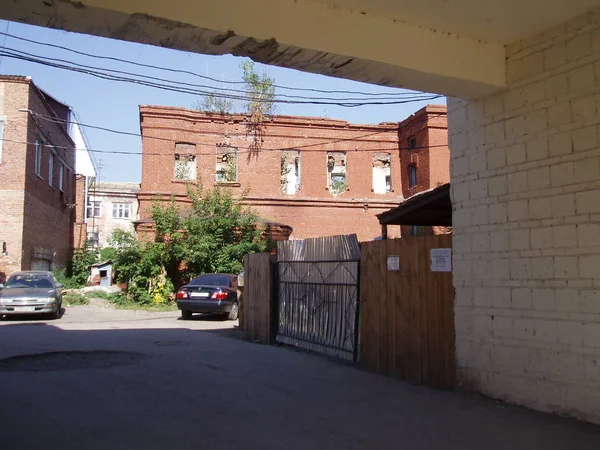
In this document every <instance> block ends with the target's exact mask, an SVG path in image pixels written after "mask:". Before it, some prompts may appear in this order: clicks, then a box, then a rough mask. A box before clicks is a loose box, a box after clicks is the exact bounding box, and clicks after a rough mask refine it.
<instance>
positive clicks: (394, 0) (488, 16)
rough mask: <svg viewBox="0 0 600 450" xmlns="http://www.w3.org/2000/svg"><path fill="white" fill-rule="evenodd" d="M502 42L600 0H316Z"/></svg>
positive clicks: (580, 11) (531, 32)
mask: <svg viewBox="0 0 600 450" xmlns="http://www.w3.org/2000/svg"><path fill="white" fill-rule="evenodd" d="M316 1H318V2H319V3H325V4H328V5H332V6H336V7H339V8H342V9H347V10H352V11H354V12H365V13H370V14H374V15H377V16H382V17H387V18H390V19H394V20H397V21H402V22H406V23H409V24H412V25H418V26H423V27H427V28H430V29H437V30H442V31H446V32H450V33H455V34H458V35H461V36H464V37H469V38H473V39H481V40H485V41H489V42H494V43H499V44H510V43H511V42H513V41H516V40H518V39H521V38H525V37H529V36H532V35H534V34H536V33H538V32H541V31H544V30H545V29H546V28H550V27H552V26H554V25H557V24H559V23H562V22H564V21H565V19H567V18H570V17H574V16H577V15H580V14H584V13H585V12H587V11H588V10H590V9H592V8H594V7H597V6H600V0H502V1H490V0H316Z"/></svg>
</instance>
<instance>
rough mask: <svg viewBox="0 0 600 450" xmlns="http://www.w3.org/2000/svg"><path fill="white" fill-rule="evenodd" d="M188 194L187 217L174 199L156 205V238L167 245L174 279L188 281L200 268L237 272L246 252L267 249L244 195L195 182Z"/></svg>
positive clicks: (166, 258) (166, 260)
mask: <svg viewBox="0 0 600 450" xmlns="http://www.w3.org/2000/svg"><path fill="white" fill-rule="evenodd" d="M188 197H189V199H190V202H191V208H190V209H189V210H188V211H186V212H187V214H186V215H185V217H184V218H183V219H181V218H180V216H181V215H180V214H179V212H178V211H177V207H176V205H174V203H173V202H170V203H169V204H167V205H164V204H159V203H157V204H155V206H154V208H153V214H152V217H153V218H154V220H155V223H156V230H157V233H156V241H157V242H158V243H162V244H164V246H165V247H164V250H165V253H164V254H163V258H164V259H163V261H164V267H165V269H166V271H167V275H168V276H169V278H171V279H173V280H176V279H177V278H179V279H181V280H186V281H187V280H188V279H190V278H191V277H192V276H194V275H197V274H200V273H210V272H222V273H237V272H238V271H239V270H241V268H242V259H243V257H244V255H246V254H248V253H255V252H262V251H265V250H266V249H267V242H266V241H265V239H264V238H263V230H262V229H261V228H260V227H259V226H258V225H257V222H258V218H257V217H256V215H254V214H253V213H252V212H251V211H250V210H248V209H246V208H244V207H243V206H242V204H241V202H242V200H243V197H242V198H234V197H233V196H232V194H231V193H230V192H229V191H223V190H221V189H220V188H218V187H216V188H214V189H212V190H204V189H203V188H202V186H199V187H197V188H192V187H189V188H188ZM167 227H170V229H168V231H167ZM167 237H168V238H167Z"/></svg>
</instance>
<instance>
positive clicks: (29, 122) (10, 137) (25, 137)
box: [0, 77, 75, 274]
mask: <svg viewBox="0 0 600 450" xmlns="http://www.w3.org/2000/svg"><path fill="white" fill-rule="evenodd" d="M49 99H50V97H48V96H47V94H45V93H44V92H43V91H40V90H39V89H38V88H37V87H36V86H35V85H34V84H33V82H32V81H31V80H30V79H29V78H26V77H0V119H1V121H2V123H3V141H1V145H2V156H1V161H0V241H2V242H5V243H6V254H5V255H1V254H0V272H4V273H5V274H10V273H12V272H14V271H17V270H27V269H30V268H32V267H34V268H42V267H44V268H54V267H60V266H63V265H65V264H66V262H67V260H68V258H69V256H70V251H71V248H72V247H71V243H72V235H71V233H72V222H73V210H72V208H71V207H70V205H72V204H73V203H74V202H75V199H74V191H75V175H74V174H75V150H74V144H73V141H72V140H71V138H70V137H69V135H68V133H67V131H66V129H65V128H64V127H63V126H62V125H60V124H57V123H54V122H52V121H48V120H43V119H41V118H35V117H34V116H32V115H29V114H28V113H27V112H26V111H27V110H30V111H33V112H35V113H37V114H40V115H44V116H52V117H57V116H56V115H55V112H54V110H53V109H52V108H51V106H50V102H49ZM52 101H55V100H53V99H52ZM20 110H21V111H20ZM23 110H24V111H23ZM36 140H39V142H40V143H41V144H42V145H39V146H37V147H38V148H39V150H40V153H38V152H37V151H36ZM50 145H51V146H54V148H51V147H50ZM36 153H38V155H39V156H41V158H40V159H39V163H38V165H37V169H38V170H37V172H39V174H38V173H36ZM50 155H52V157H51V156H50ZM50 159H52V162H50ZM51 169H52V170H51ZM51 171H52V175H50V172H51ZM61 172H62V190H61V189H60V183H61ZM51 178H52V186H50V179H51Z"/></svg>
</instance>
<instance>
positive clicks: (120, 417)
mask: <svg viewBox="0 0 600 450" xmlns="http://www.w3.org/2000/svg"><path fill="white" fill-rule="evenodd" d="M177 316H178V315H177V313H135V312H131V311H115V310H112V309H106V308H98V307H77V308H70V309H68V310H67V311H66V313H65V315H64V317H63V318H62V319H60V320H58V321H37V320H36V321H32V320H27V321H18V320H17V321H15V320H11V321H4V322H0V449H2V450H13V449H36V450H42V449H43V450H55V449H56V450H59V449H60V450H69V449H73V450H91V449H98V450H118V449H127V450H131V449H140V450H142V449H143V450H153V449H161V450H163V449H169V450H179V449H181V450H184V449H186V450H187V449H211V450H219V449H286V450H288V449H289V450H294V449H310V450H316V449H342V448H343V449H408V450H412V449H435V450H444V449H477V450H479V449H486V450H496V449H498V450H499V449H502V450H504V449H510V450H521V449H523V450H524V449H527V450H531V449H544V450H554V449H557V450H558V449H561V450H562V449H567V448H573V449H578V450H587V449H590V450H591V449H594V450H597V449H598V448H600V428H599V427H595V426H592V425H586V424H582V423H578V422H575V421H572V420H566V419H561V418H558V417H553V416H549V415H545V414H538V413H534V412H530V411H526V410H523V409H518V408H511V407H506V406H503V405H499V404H496V403H493V402H490V401H487V400H482V399H474V398H470V397H466V396H463V395H459V394H454V393H450V392H441V391H435V390H432V389H428V388H424V387H418V386H411V385H408V384H406V383H402V382H399V381H396V380H393V379H389V378H384V377H380V376H376V375H372V374H369V373H366V372H363V371H361V370H358V369H356V368H354V367H351V366H348V365H345V364H341V363H337V362H334V361H331V360H329V359H327V358H323V357H320V356H315V355H312V354H308V353H302V352H298V351H295V350H292V349H289V348H278V347H266V346H262V345H257V344H251V343H247V342H244V341H242V340H240V339H239V332H238V331H235V330H234V328H233V323H232V322H228V321H220V320H214V319H204V318H202V319H197V320H193V321H190V322H187V321H185V322H184V321H180V320H177Z"/></svg>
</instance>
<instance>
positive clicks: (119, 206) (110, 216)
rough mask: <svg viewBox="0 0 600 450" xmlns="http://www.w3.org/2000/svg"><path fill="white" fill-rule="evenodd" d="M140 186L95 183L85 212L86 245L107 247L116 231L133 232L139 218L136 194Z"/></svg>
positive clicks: (88, 194)
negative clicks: (134, 224) (134, 223)
mask: <svg viewBox="0 0 600 450" xmlns="http://www.w3.org/2000/svg"><path fill="white" fill-rule="evenodd" d="M139 190H140V185H139V183H115V182H103V183H92V184H91V186H90V188H89V190H88V193H87V202H86V209H85V220H86V223H87V242H88V245H91V246H94V247H100V248H102V247H106V246H107V245H108V239H109V238H110V235H111V233H112V232H113V231H114V230H117V229H120V230H126V231H132V232H133V231H134V229H133V222H134V221H136V220H138V219H139V207H138V200H137V194H138V192H139Z"/></svg>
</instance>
